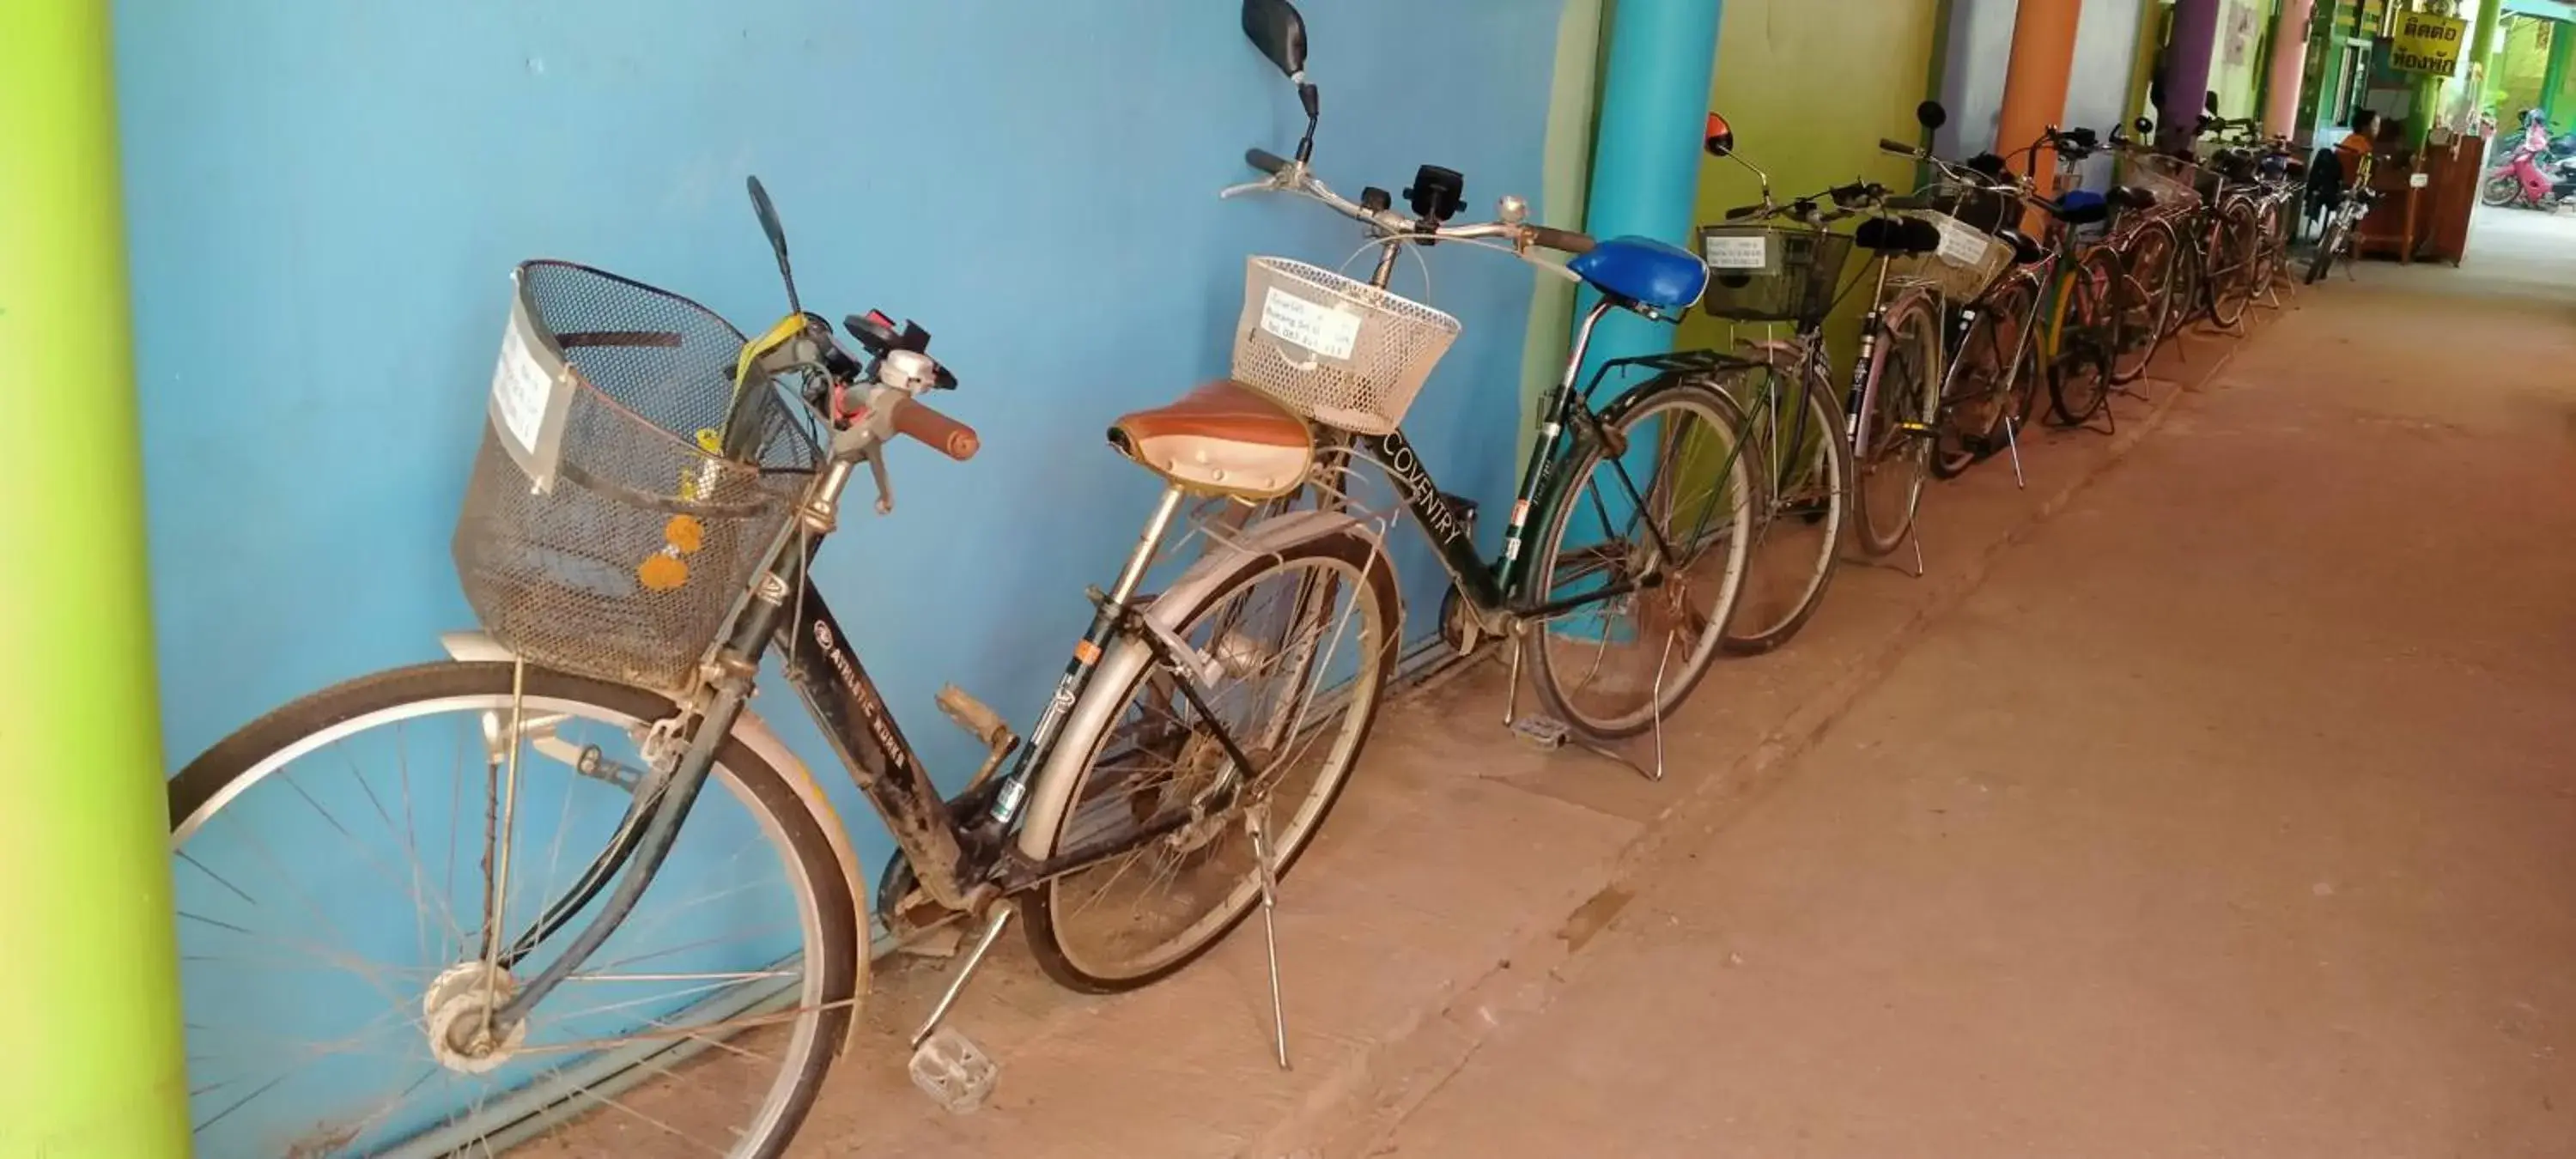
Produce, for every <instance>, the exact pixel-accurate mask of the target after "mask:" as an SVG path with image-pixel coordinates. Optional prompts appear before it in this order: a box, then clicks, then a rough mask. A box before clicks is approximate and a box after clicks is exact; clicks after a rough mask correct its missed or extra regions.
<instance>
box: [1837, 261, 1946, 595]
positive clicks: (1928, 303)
mask: <svg viewBox="0 0 2576 1159" xmlns="http://www.w3.org/2000/svg"><path fill="white" fill-rule="evenodd" d="M1883 317H1884V318H1885V321H1884V322H1883V323H1882V325H1883V326H1884V329H1883V330H1882V331H1881V333H1880V334H1879V335H1878V339H1879V346H1878V353H1877V355H1876V357H1877V358H1878V359H1879V363H1878V366H1877V368H1876V369H1875V370H1873V371H1872V372H1871V378H1870V380H1869V383H1868V387H1867V390H1866V392H1865V393H1864V394H1863V395H1862V397H1861V405H1860V409H1861V416H1860V423H1859V427H1858V440H1857V441H1856V443H1855V444H1854V446H1853V449H1852V456H1851V458H1852V493H1853V495H1854V497H1855V498H1856V499H1857V500H1858V502H1856V503H1854V504H1853V505H1852V515H1853V523H1854V525H1855V526H1856V527H1857V528H1858V529H1859V536H1858V538H1859V540H1860V548H1861V550H1862V551H1863V552H1866V553H1868V554H1869V555H1870V556H1872V557H1873V558H1874V557H1877V556H1882V555H1886V554H1887V553H1889V552H1891V551H1894V550H1896V548H1897V545H1898V544H1901V543H1904V542H1905V537H1906V535H1907V534H1909V533H1911V532H1912V531H1913V530H1914V517H1915V515H1916V514H1917V513H1918V512H1919V511H1920V510H1921V507H1922V502H1923V475H1924V472H1925V471H1926V470H1927V469H1928V468H1929V467H1930V462H1931V456H1932V442H1933V436H1932V433H1931V432H1932V429H1933V427H1932V424H1933V423H1934V422H1935V421H1936V419H1937V418H1938V416H1939V414H1940V409H1941V324H1942V323H1941V312H1940V311H1939V310H1938V309H1936V308H1935V299H1933V298H1932V297H1931V296H1929V295H1927V294H1923V293H1919V292H1918V293H1912V294H1908V295H1907V296H1905V297H1904V298H1902V299H1900V300H1898V302H1897V303H1896V304H1895V305H1894V306H1891V307H1889V308H1888V309H1887V312H1886V314H1885V315H1884V316H1883Z"/></svg>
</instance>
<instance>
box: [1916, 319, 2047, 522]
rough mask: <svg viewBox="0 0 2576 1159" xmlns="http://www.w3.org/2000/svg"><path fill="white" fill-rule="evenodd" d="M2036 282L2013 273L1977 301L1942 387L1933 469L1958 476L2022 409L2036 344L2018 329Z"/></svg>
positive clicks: (2034, 385)
mask: <svg viewBox="0 0 2576 1159" xmlns="http://www.w3.org/2000/svg"><path fill="white" fill-rule="evenodd" d="M2038 294H2039V291H2038V288H2037V287H2036V286H2033V285H2032V284H2031V283H2030V281H2029V280H2028V279H2026V278H2021V277H2018V276H2016V277H2014V278H2012V279H2011V280H2009V281H2006V282H2005V283H2004V284H2002V285H2001V286H1998V287H1996V288H1995V289H1993V290H1990V291H1988V292H1987V293H1986V296H1985V297H1983V298H1981V299H1979V300H1978V302H1977V310H1978V314H1977V320H1976V321H1975V322H1973V323H1970V324H1969V326H1968V336H1967V338H1966V340H1964V341H1962V342H1961V343H1960V344H1959V352H1958V357H1957V361H1956V362H1955V364H1953V365H1952V366H1951V367H1950V368H1949V371H1948V377H1947V378H1946V380H1945V381H1944V382H1943V383H1942V387H1941V419H1940V422H1939V423H1938V424H1937V425H1938V430H1939V434H1938V436H1937V438H1936V441H1935V442H1934V444H1933V448H1932V473H1933V474H1934V475H1936V476H1938V477H1940V478H1943V479H1953V478H1957V477H1958V476H1959V475H1960V474H1961V473H1963V472H1965V471H1966V470H1967V469H1968V468H1969V467H1970V466H1973V465H1975V464H1976V463H1977V461H1978V460H1981V459H1983V458H1985V457H1986V456H1988V455H1991V454H1993V453H1995V452H1996V451H1997V450H2000V449H2001V448H2002V447H2003V445H2004V437H2005V436H2004V421H2005V419H2007V418H2012V419H2013V421H2015V422H2016V423H2018V422H2019V421H2020V419H2019V417H2018V416H2019V415H2023V414H2027V413H2028V411H2029V407H2028V406H2027V404H2026V403H2025V402H2023V401H2022V400H2024V399H2026V398H2027V397H2028V395H2027V394H2026V393H2025V392H2036V391H2037V390H2038V389H2039V387H2038V378H2039V368H2038V351H2037V348H2036V345H2035V344H2033V343H2030V342H2026V341H2024V340H2023V336H2022V330H2023V328H2024V327H2026V326H2029V325H2030V324H2031V320H2032V315H2033V314H2034V313H2035V311H2036V310H2037V300H2038Z"/></svg>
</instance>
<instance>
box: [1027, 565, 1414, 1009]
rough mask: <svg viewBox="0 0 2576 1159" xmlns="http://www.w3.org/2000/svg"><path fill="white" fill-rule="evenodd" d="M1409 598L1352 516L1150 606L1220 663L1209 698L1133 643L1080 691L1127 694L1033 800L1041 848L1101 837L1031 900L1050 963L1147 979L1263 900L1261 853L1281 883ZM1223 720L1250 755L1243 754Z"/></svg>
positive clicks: (1104, 982) (1108, 985)
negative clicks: (1191, 815) (1177, 819)
mask: <svg viewBox="0 0 2576 1159" xmlns="http://www.w3.org/2000/svg"><path fill="white" fill-rule="evenodd" d="M1399 600H1400V597H1399V596H1398V594H1397V591H1396V585H1395V572H1394V569H1393V568H1391V567H1390V566H1389V565H1388V564H1387V562H1386V558H1385V555H1384V553H1383V550H1382V547H1381V545H1380V544H1379V543H1378V541H1377V540H1376V539H1375V538H1373V537H1370V536H1368V535H1365V534H1362V533H1361V532H1359V531H1357V530H1349V531H1343V532H1340V533H1337V534H1334V535H1330V536H1326V537H1323V538H1320V539H1313V540H1308V541H1306V542H1304V543H1300V544H1297V545H1295V546H1292V547H1288V548H1285V549H1282V550H1280V551H1277V552H1273V553H1264V554H1258V555H1248V556H1246V557H1244V558H1243V559H1242V561H1241V562H1240V563H1239V564H1238V565H1237V569H1236V570H1235V572H1234V573H1233V574H1232V575H1229V576H1227V577H1225V578H1224V579H1222V580H1220V581H1219V582H1218V583H1216V584H1215V585H1213V586H1211V587H1210V588H1209V589H1207V594H1206V595H1204V596H1202V597H1201V598H1200V599H1199V600H1198V603H1197V606H1195V607H1190V608H1183V609H1178V610H1177V611H1176V612H1175V611H1174V610H1173V609H1167V608H1161V607H1160V606H1159V605H1158V610H1159V611H1162V612H1165V613H1167V614H1175V615H1176V616H1177V619H1176V620H1174V621H1172V622H1173V624H1174V627H1173V631H1174V634H1175V635H1177V636H1178V637H1179V638H1180V639H1182V640H1184V641H1187V642H1188V643H1189V644H1190V645H1191V646H1192V647H1194V648H1196V649H1198V650H1199V651H1200V652H1201V653H1202V654H1204V655H1205V656H1207V657H1208V658H1209V660H1211V661H1212V662H1213V663H1214V664H1215V665H1216V666H1217V668H1218V669H1219V670H1220V673H1221V677H1222V678H1221V681H1219V682H1216V683H1214V684H1213V685H1210V686H1197V688H1196V690H1197V692H1198V694H1199V700H1200V701H1201V702H1203V703H1204V704H1205V706H1206V708H1207V711H1206V712H1202V711H1201V710H1200V707H1199V705H1197V704H1193V703H1192V702H1191V700H1190V698H1189V696H1188V694H1186V693H1184V692H1183V691H1182V690H1181V688H1180V686H1179V685H1178V684H1177V683H1175V681H1177V680H1179V679H1181V678H1180V677H1178V676H1176V675H1174V674H1173V673H1171V672H1170V671H1168V670H1166V669H1164V668H1162V667H1161V666H1159V665H1157V664H1154V663H1151V662H1150V660H1148V659H1147V658H1146V657H1145V656H1144V655H1143V653H1142V647H1143V646H1142V645H1141V644H1134V643H1131V644H1129V645H1127V646H1126V648H1127V650H1125V651H1122V652H1121V653H1120V654H1119V655H1118V656H1116V657H1113V658H1112V659H1110V660H1107V661H1104V662H1103V663H1102V666H1101V675H1100V676H1099V677H1097V678H1095V680H1094V683H1093V685H1092V688H1091V690H1090V692H1088V693H1086V694H1085V695H1102V696H1111V697H1114V698H1116V699H1115V701H1114V703H1115V704H1117V705H1118V706H1119V707H1118V708H1117V709H1116V710H1115V711H1114V712H1113V713H1112V714H1111V715H1109V716H1108V717H1106V718H1105V721H1104V723H1103V724H1102V726H1101V727H1099V728H1098V729H1097V730H1096V731H1094V732H1093V733H1092V734H1091V735H1088V736H1067V737H1066V738H1065V739H1064V741H1063V742H1062V743H1064V744H1069V745H1081V746H1084V751H1087V752H1088V753H1089V760H1088V761H1087V762H1086V764H1085V766H1084V769H1083V772H1082V774H1081V776H1079V777H1077V778H1075V779H1074V781H1073V783H1072V785H1071V786H1069V787H1068V788H1067V789H1066V790H1065V791H1064V793H1065V796H1064V799H1063V800H1062V802H1061V803H1056V804H1052V805H1049V804H1045V803H1041V804H1038V805H1036V806H1034V807H1033V811H1032V823H1033V824H1034V823H1037V822H1036V821H1035V818H1037V817H1053V818H1055V820H1054V826H1053V832H1052V833H1051V834H1050V836H1049V841H1048V843H1047V846H1046V850H1047V851H1046V854H1045V855H1046V856H1048V857H1058V856H1064V855H1067V854H1068V853H1070V852H1072V851H1075V850H1083V849H1092V850H1103V851H1106V852H1104V854H1103V855H1102V856H1101V857H1099V858H1098V859H1097V860H1093V861H1091V862H1090V863H1089V864H1086V865H1083V866H1081V867H1078V868H1076V869H1074V870H1072V871H1071V872H1068V873H1064V874H1062V875H1059V876H1057V877H1056V878H1055V879H1053V880H1052V881H1049V882H1048V883H1047V884H1045V885H1044V886H1042V887H1040V888H1038V889H1037V890H1035V891H1033V892H1032V893H1031V894H1029V895H1028V896H1027V898H1026V900H1025V901H1024V902H1023V906H1022V908H1023V910H1024V911H1025V913H1026V914H1027V917H1028V940H1029V949H1030V951H1031V952H1032V953H1034V954H1035V955H1036V957H1037V961H1038V965H1039V967H1040V968H1042V969H1044V970H1045V971H1046V973H1047V976H1048V977H1051V978H1054V979H1055V980H1056V981H1057V982H1059V983H1062V984H1063V985H1065V986H1067V987H1070V988H1072V989H1075V990H1080V991H1083V992H1085V993H1090V994H1108V993H1115V992H1118V991H1122V990H1132V989H1135V988H1137V987H1139V986H1144V985H1147V984H1149V983H1152V982H1155V981H1158V980H1160V979H1162V978H1165V977H1168V976H1169V975H1171V974H1172V973H1174V972H1175V971H1178V970H1180V969H1181V968H1182V967H1184V966H1187V965H1189V964H1190V963H1191V962H1193V961H1196V960H1198V958H1199V956H1200V955H1202V954H1205V953H1207V952H1208V950H1209V949H1211V948H1213V947H1214V946H1215V945H1216V944H1217V943H1218V942H1219V941H1221V940H1223V939H1224V937H1225V935H1226V932H1227V931H1229V930H1232V929H1233V928H1234V927H1235V924H1236V923H1238V922H1241V921H1242V920H1243V919H1244V917H1245V916H1246V915H1248V914H1250V913H1251V912H1252V909H1253V907H1254V906H1256V905H1259V904H1260V902H1261V889H1262V875H1261V870H1262V864H1261V861H1260V860H1259V858H1258V854H1259V853H1260V852H1263V851H1266V852H1267V853H1268V855H1269V861H1270V869H1271V872H1272V874H1273V880H1274V883H1275V880H1276V878H1277V877H1278V876H1283V875H1285V874H1286V873H1287V872H1288V870H1289V869H1290V868H1291V867H1293V866H1295V865H1296V863H1297V859H1298V858H1299V857H1300V856H1302V855H1303V854H1304V853H1305V851H1306V848H1307V846H1308V845H1309V844H1310V843H1311V842H1313V840H1314V838H1315V834H1316V833H1317V832H1319V831H1321V830H1322V828H1323V825H1324V818H1325V816H1326V815H1327V814H1329V813H1331V812H1332V808H1333V803H1334V802H1335V801H1336V800H1338V799H1340V797H1341V792H1342V786H1343V784H1344V783H1346V782H1347V781H1349V779H1350V775H1351V768H1352V766H1354V765H1355V764H1357V763H1358V762H1359V754H1360V745H1361V742H1362V741H1364V740H1366V739H1367V738H1368V732H1369V728H1370V727H1371V725H1372V724H1374V723H1375V721H1376V719H1377V709H1378V701H1379V699H1380V698H1381V697H1382V696H1383V695H1384V694H1385V691H1386V682H1387V678H1388V676H1389V675H1390V674H1392V673H1393V672H1394V670H1395V662H1396V648H1397V644H1398V641H1399V639H1400V635H1399V633H1398V631H1397V622H1398V616H1399V615H1400V612H1401V608H1402V604H1401V603H1400V602H1399ZM1075 711H1076V715H1077V716H1079V715H1080V714H1081V710H1079V709H1077V710H1075ZM1219 726H1222V728H1223V731H1224V734H1225V736H1226V737H1228V738H1231V739H1232V740H1233V741H1234V744H1235V746H1236V748H1237V749H1238V750H1239V751H1241V752H1243V753H1244V755H1245V756H1246V757H1248V758H1249V759H1250V760H1251V762H1252V767H1251V768H1249V769H1239V768H1237V767H1236V766H1235V765H1234V763H1233V761H1232V759H1231V758H1230V757H1229V756H1228V754H1227V752H1226V749H1225V744H1224V741H1223V740H1220V739H1219V737H1218V727H1219ZM1228 782H1231V783H1233V784H1235V785H1237V786H1239V787H1238V788H1237V789H1236V795H1235V797H1234V798H1233V801H1232V804H1231V805H1230V806H1228V807H1226V808H1223V809H1214V810H1208V811H1206V812H1205V815H1204V816H1201V817H1199V818H1197V819H1195V820H1191V821H1189V822H1188V823H1186V824H1183V825H1181V826H1180V827H1179V828H1177V829H1173V830H1170V831H1168V832H1164V833H1160V834H1154V828H1155V827H1156V826H1157V825H1158V824H1159V823H1160V822H1161V821H1162V820H1164V819H1166V818H1170V817H1173V816H1175V815H1176V814H1177V813H1179V812H1180V811H1183V810H1188V809H1190V808H1191V807H1192V806H1193V805H1194V804H1197V803H1202V802H1205V801H1207V800H1209V799H1211V798H1212V795H1213V794H1214V793H1215V791H1216V790H1217V789H1218V788H1219V786H1220V785H1221V784H1224V783H1228ZM1256 820H1257V823H1258V824H1259V825H1260V827H1261V832H1262V838H1263V844H1262V847H1261V849H1256V846H1255V842H1254V841H1253V840H1252V832H1251V826H1252V824H1254V823H1255V822H1256ZM1148 834H1154V835H1151V836H1148Z"/></svg>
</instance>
